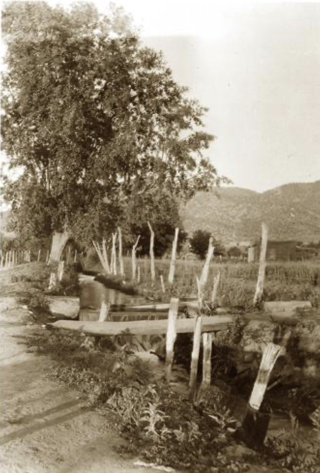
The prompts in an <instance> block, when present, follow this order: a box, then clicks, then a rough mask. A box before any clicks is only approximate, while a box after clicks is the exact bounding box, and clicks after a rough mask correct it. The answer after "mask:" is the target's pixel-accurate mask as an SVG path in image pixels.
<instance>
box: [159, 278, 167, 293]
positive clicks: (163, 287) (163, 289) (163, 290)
mask: <svg viewBox="0 0 320 473" xmlns="http://www.w3.org/2000/svg"><path fill="white" fill-rule="evenodd" d="M160 281H161V289H162V292H163V293H165V292H166V288H165V285H164V280H163V275H162V274H160Z"/></svg>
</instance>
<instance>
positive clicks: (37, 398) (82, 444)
mask: <svg viewBox="0 0 320 473" xmlns="http://www.w3.org/2000/svg"><path fill="white" fill-rule="evenodd" d="M26 320H28V312H27V310H24V309H17V308H16V309H11V310H7V311H4V312H3V311H2V314H1V319H0V347H1V349H0V375H1V396H0V397H1V399H0V401H1V404H0V427H1V436H0V449H1V458H0V462H1V472H2V473H20V472H21V473H72V472H74V473H122V472H123V473H131V472H135V473H151V472H154V471H156V470H154V469H153V468H144V467H135V466H134V461H135V460H124V459H122V458H120V457H119V455H118V454H117V453H116V451H115V450H114V447H117V446H119V445H121V444H123V441H122V440H121V439H120V438H119V436H118V435H117V434H116V433H115V432H114V431H113V430H111V427H110V428H109V426H108V418H107V417H106V416H102V415H100V414H99V413H98V412H96V411H94V410H92V409H90V408H88V407H87V406H86V404H85V400H84V398H83V397H81V396H80V395H79V394H78V393H76V392H74V391H72V390H70V389H67V388H66V387H65V386H63V385H60V384H59V383H58V382H54V381H50V380H48V379H46V377H45V375H46V373H47V372H48V370H49V369H50V363H51V362H50V360H49V359H48V358H46V357H44V356H36V355H35V354H33V353H28V352H27V348H26V346H25V345H24V344H23V338H24V337H25V335H27V334H28V332H30V331H31V330H32V326H31V325H29V324H28V323H27V322H26Z"/></svg>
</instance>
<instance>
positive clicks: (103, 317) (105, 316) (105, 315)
mask: <svg viewBox="0 0 320 473" xmlns="http://www.w3.org/2000/svg"><path fill="white" fill-rule="evenodd" d="M109 310H110V304H107V303H106V302H105V301H102V302H101V308H100V315H99V322H107V321H108V320H109V318H110V314H109Z"/></svg>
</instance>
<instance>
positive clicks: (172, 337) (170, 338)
mask: <svg viewBox="0 0 320 473" xmlns="http://www.w3.org/2000/svg"><path fill="white" fill-rule="evenodd" d="M178 310H179V299H177V298H175V297H172V299H171V301H170V308H169V314H168V328H167V338H166V378H167V382H168V383H169V382H170V378H171V371H172V362H173V349H174V343H175V341H176V337H177V331H176V321H177V316H178Z"/></svg>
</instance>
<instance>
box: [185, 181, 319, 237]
mask: <svg viewBox="0 0 320 473" xmlns="http://www.w3.org/2000/svg"><path fill="white" fill-rule="evenodd" d="M180 214H181V218H182V222H183V225H184V228H185V230H186V231H187V233H188V234H189V235H191V234H192V233H193V232H194V231H195V230H199V229H201V230H206V231H210V232H211V233H212V235H213V236H214V237H215V238H217V239H219V240H221V242H222V243H224V244H227V243H228V244H230V243H240V242H244V241H246V242H252V241H255V240H256V239H258V238H259V237H260V233H261V223H262V222H265V223H266V224H267V225H268V227H269V238H270V239H272V240H296V241H302V242H304V243H311V242H317V241H319V240H320V181H315V182H311V183H288V184H284V185H282V186H279V187H276V188H274V189H271V190H267V191H264V192H261V193H260V192H256V191H252V190H250V189H245V188H241V187H221V188H217V189H215V190H214V191H213V192H210V193H206V192H199V193H197V194H196V195H195V196H194V197H193V198H192V199H191V200H190V201H189V202H187V204H185V205H183V206H181V210H180Z"/></svg>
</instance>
